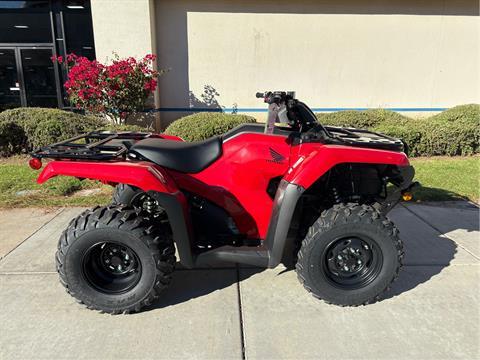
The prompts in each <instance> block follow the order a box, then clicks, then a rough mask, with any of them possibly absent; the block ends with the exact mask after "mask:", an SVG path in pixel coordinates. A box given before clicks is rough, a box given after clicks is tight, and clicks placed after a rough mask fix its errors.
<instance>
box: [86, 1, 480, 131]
mask: <svg viewBox="0 0 480 360" xmlns="http://www.w3.org/2000/svg"><path fill="white" fill-rule="evenodd" d="M478 10H479V5H478V1H476V0H457V1H449V0H443V1H442V0H424V1H421V2H418V1H415V0H403V1H401V0H392V1H388V2H387V1H381V0H372V1H366V0H348V1H345V0H341V1H332V0H329V1H326V0H298V1H284V0H277V1H272V0H245V1H241V2H240V1H226V0H92V12H93V21H94V31H95V41H96V49H97V56H98V58H99V59H102V58H104V57H105V56H109V55H110V54H111V52H112V51H116V52H117V53H119V54H120V55H122V56H123V55H125V56H126V55H134V56H140V55H143V54H145V53H146V52H149V49H154V48H155V46H156V47H157V54H158V56H159V66H160V67H161V68H164V69H169V70H170V71H169V72H168V73H167V74H165V75H163V76H162V78H161V80H160V103H159V104H161V107H162V108H168V109H167V110H170V111H167V112H162V118H163V119H164V121H166V122H169V121H171V120H172V119H175V118H178V117H179V116H181V115H184V114H185V112H181V111H172V110H175V109H185V108H191V107H193V108H205V107H207V108H215V107H219V106H221V107H225V108H227V109H228V108H232V107H235V106H236V107H238V108H240V109H248V108H253V109H261V108H264V104H262V103H260V102H259V101H258V100H257V99H255V97H254V94H255V92H256V91H260V90H270V89H278V90H283V89H285V90H295V91H297V95H298V97H299V98H301V99H303V100H304V101H306V102H307V103H308V104H309V105H310V106H312V107H314V108H363V107H384V108H444V107H451V106H454V105H457V104H464V103H471V102H477V103H478V102H480V89H479V83H480V78H479V77H480V74H479V64H480V58H479V53H480V48H479V41H480V39H479V33H480V23H479V16H478V15H479V14H478ZM152 19H154V20H155V21H156V24H155V23H154V22H153V21H152ZM152 42H153V43H154V44H153V45H152Z"/></svg>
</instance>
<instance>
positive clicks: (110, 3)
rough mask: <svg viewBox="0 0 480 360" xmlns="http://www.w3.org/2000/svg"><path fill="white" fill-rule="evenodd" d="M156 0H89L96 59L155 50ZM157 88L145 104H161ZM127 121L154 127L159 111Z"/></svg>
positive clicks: (157, 126)
mask: <svg viewBox="0 0 480 360" xmlns="http://www.w3.org/2000/svg"><path fill="white" fill-rule="evenodd" d="M154 1H155V0H91V6H92V19H93V32H94V37H95V51H96V57H97V60H99V61H101V62H106V61H109V60H111V59H112V57H113V54H114V53H116V54H118V56H120V57H128V56H133V57H136V58H142V57H144V56H145V55H147V54H156V53H157V48H156V46H157V42H156V21H155V4H154ZM159 101H160V95H159V89H157V91H156V92H155V93H154V96H153V98H152V99H150V100H149V101H148V102H149V104H148V107H154V108H158V107H160V102H159ZM129 122H132V123H134V122H141V123H143V124H144V125H148V126H152V127H154V128H156V129H157V130H160V128H161V127H162V124H161V119H160V114H159V113H155V114H141V115H139V116H136V117H135V118H134V119H129Z"/></svg>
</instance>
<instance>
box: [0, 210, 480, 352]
mask: <svg viewBox="0 0 480 360" xmlns="http://www.w3.org/2000/svg"><path fill="white" fill-rule="evenodd" d="M82 210H83V209H80V208H68V209H58V210H52V211H49V212H45V211H42V210H32V209H23V210H11V211H0V258H1V260H0V304H1V309H2V311H1V313H0V359H30V358H35V359H37V358H48V359H52V358H88V359H93V358H95V359H110V358H112V359H113V358H115V359H123V358H139V359H140V358H155V359H164V358H165V359H167V358H181V359H242V358H247V359H308V358H312V359H313V358H315V359H319V358H328V359H352V358H355V359H371V358H376V359H386V358H395V359H410V358H422V359H453V358H462V359H479V358H480V328H479V326H480V325H479V324H480V314H479V306H478V302H479V298H480V293H479V284H480V238H479V237H480V233H479V210H478V208H476V207H474V206H472V205H469V204H467V203H454V204H449V205H448V206H443V207H439V206H430V205H408V206H399V207H397V208H396V209H394V210H393V211H392V213H391V214H390V217H391V218H392V220H394V221H395V222H396V224H397V225H398V227H399V228H400V231H401V237H402V239H403V241H404V242H405V247H406V266H405V267H404V269H403V271H402V272H401V274H400V277H399V279H398V281H397V282H396V283H395V284H394V286H393V288H392V289H391V291H390V292H389V293H388V294H387V296H386V299H384V300H382V301H380V302H378V303H376V304H373V305H369V306H363V307H358V308H340V307H337V306H333V305H327V304H325V303H323V302H321V301H318V300H315V299H314V298H313V297H311V296H310V295H308V294H307V293H306V292H305V291H304V290H303V288H302V287H301V286H300V285H299V283H298V281H297V280H296V276H295V273H294V272H293V271H284V270H285V269H281V268H278V269H274V270H263V269H248V268H223V269H212V270H179V271H177V272H176V273H175V276H174V281H173V284H172V287H171V288H170V289H169V290H168V291H167V293H166V294H165V295H164V297H163V298H162V299H161V300H160V301H159V302H158V303H156V304H155V305H154V306H152V307H151V308H150V309H148V310H147V311H143V312H142V313H139V314H133V315H128V316H122V315H120V316H110V315H102V314H99V313H96V312H93V311H90V310H86V309H84V308H83V307H82V306H80V305H77V304H76V303H75V301H74V299H73V298H71V297H70V296H68V295H67V294H66V293H65V291H64V290H63V288H62V286H61V285H60V284H59V282H58V278H57V275H56V273H55V266H54V259H53V256H54V253H55V250H56V243H57V240H58V238H59V236H60V233H61V231H62V230H63V229H64V228H65V227H66V226H67V223H68V222H69V221H70V219H71V218H72V217H74V216H76V215H77V214H79V213H80V212H81V211H82Z"/></svg>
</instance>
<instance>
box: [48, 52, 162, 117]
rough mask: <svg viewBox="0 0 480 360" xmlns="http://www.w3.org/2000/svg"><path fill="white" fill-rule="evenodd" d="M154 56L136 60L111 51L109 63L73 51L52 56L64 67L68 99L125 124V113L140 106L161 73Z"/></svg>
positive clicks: (150, 92) (135, 110)
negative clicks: (112, 54) (121, 57)
mask: <svg viewBox="0 0 480 360" xmlns="http://www.w3.org/2000/svg"><path fill="white" fill-rule="evenodd" d="M155 59H156V56H155V55H146V56H145V57H144V58H142V59H140V60H137V59H135V58H133V57H129V58H125V59H120V58H119V57H118V55H116V54H114V58H113V61H112V63H111V64H108V65H105V64H101V63H99V62H98V61H97V60H89V59H87V58H85V57H82V56H77V55H75V54H68V55H67V56H66V58H63V57H62V56H54V57H52V60H53V61H56V62H58V63H60V64H64V65H65V68H66V69H67V70H68V80H67V81H66V82H65V89H66V92H67V95H68V99H69V100H70V102H71V103H72V104H73V105H74V106H75V107H77V108H78V109H83V110H86V111H90V112H92V113H96V114H100V115H103V116H105V117H109V118H111V119H113V121H114V122H115V123H117V124H120V123H122V124H123V123H125V119H126V118H127V116H128V115H129V114H134V113H136V112H138V111H140V110H142V109H143V107H144V104H145V101H146V100H147V99H148V98H149V96H150V95H151V94H152V93H153V92H154V91H155V89H156V88H157V78H158V76H159V75H160V74H161V73H160V72H158V71H157V70H155V69H154V66H153V64H154V62H155Z"/></svg>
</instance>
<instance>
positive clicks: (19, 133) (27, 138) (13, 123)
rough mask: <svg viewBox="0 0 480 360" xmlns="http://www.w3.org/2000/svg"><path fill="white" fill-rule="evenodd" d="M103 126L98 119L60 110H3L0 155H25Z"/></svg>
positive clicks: (103, 123) (101, 121)
mask: <svg viewBox="0 0 480 360" xmlns="http://www.w3.org/2000/svg"><path fill="white" fill-rule="evenodd" d="M105 125H106V124H105V121H103V120H101V119H99V118H95V117H91V116H84V115H80V114H76V113H72V112H68V111H63V110H59V109H44V108H18V109H12V110H6V111H3V112H1V113H0V155H1V156H8V155H12V154H16V153H19V152H22V151H23V152H27V151H30V150H32V149H35V148H38V147H40V146H45V145H48V144H52V143H55V142H58V141H61V140H65V139H68V138H69V137H73V136H75V135H79V134H82V133H85V132H88V131H92V130H95V129H99V128H103V127H105Z"/></svg>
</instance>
